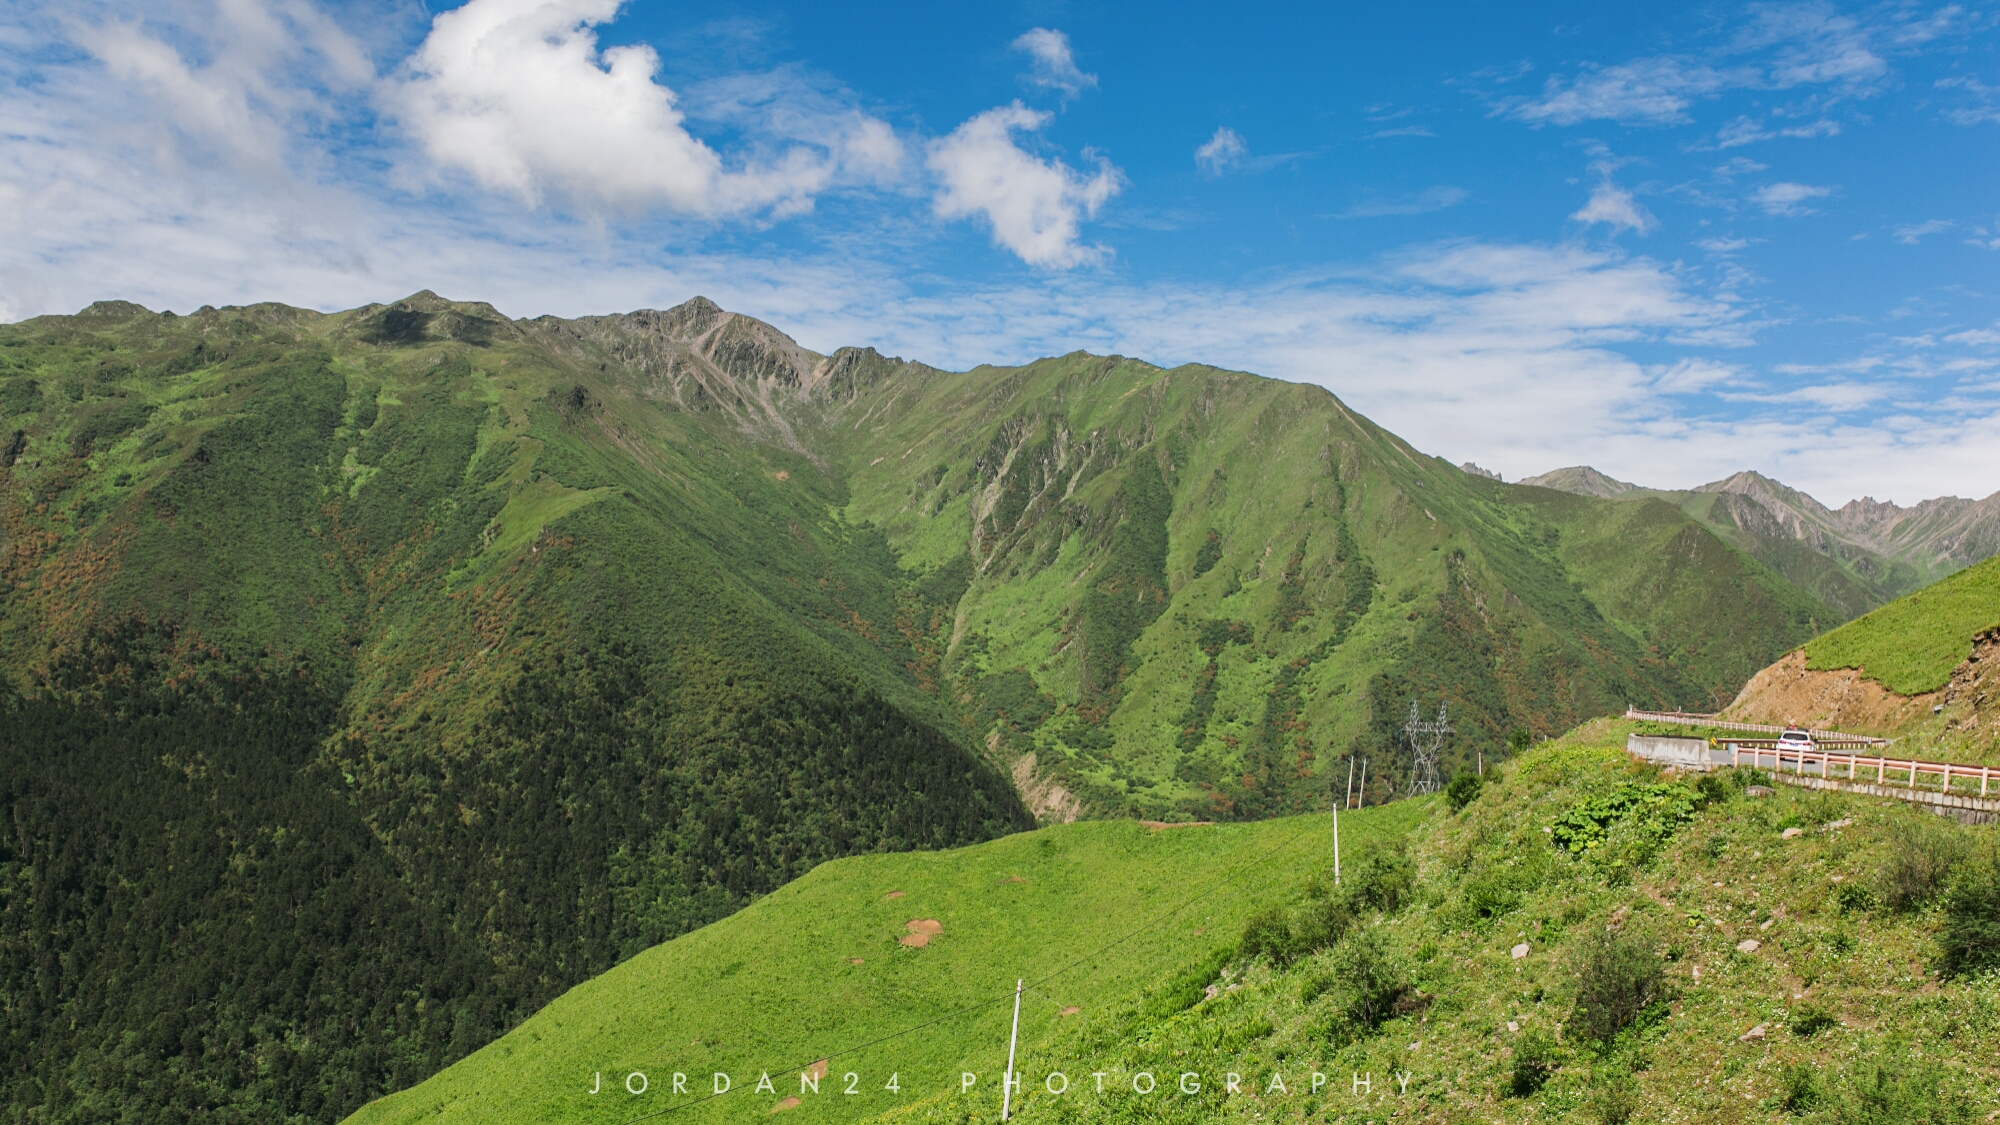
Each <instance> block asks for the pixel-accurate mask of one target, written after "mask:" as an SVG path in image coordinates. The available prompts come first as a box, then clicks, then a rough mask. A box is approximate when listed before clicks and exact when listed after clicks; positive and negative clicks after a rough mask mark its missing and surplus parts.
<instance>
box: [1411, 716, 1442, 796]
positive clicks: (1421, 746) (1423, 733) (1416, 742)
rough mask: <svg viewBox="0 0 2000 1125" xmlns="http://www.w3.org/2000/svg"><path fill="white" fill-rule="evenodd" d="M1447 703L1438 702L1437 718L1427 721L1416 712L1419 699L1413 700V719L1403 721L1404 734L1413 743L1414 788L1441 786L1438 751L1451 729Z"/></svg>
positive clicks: (1432, 790) (1424, 789) (1430, 790)
mask: <svg viewBox="0 0 2000 1125" xmlns="http://www.w3.org/2000/svg"><path fill="white" fill-rule="evenodd" d="M1447 706H1449V704H1445V703H1440V704H1438V717H1437V719H1436V721H1434V722H1428V723H1427V722H1425V721H1424V720H1423V719H1422V717H1420V716H1419V715H1418V713H1417V701H1416V700H1414V699H1412V700H1410V721H1409V722H1407V723H1405V724H1403V737H1404V738H1405V739H1406V740H1408V741H1409V744H1410V788H1411V790H1413V791H1414V792H1417V793H1435V792H1437V790H1438V751H1439V750H1440V749H1442V748H1443V746H1444V736H1445V735H1448V734H1450V733H1451V723H1450V722H1449V721H1448V719H1447V717H1446V715H1445V708H1446V707H1447Z"/></svg>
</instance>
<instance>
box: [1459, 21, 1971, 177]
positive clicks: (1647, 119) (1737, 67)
mask: <svg viewBox="0 0 2000 1125" xmlns="http://www.w3.org/2000/svg"><path fill="white" fill-rule="evenodd" d="M1969 23H1970V20H1969V19H1968V18H1967V14H1966V13H1965V12H1964V11H1963V9H1961V8H1958V7H1956V6H1951V7H1946V8H1941V9H1939V10H1938V11H1936V12H1934V13H1931V14H1929V15H1920V14H1916V13H1913V12H1911V11H1909V10H1908V9H1890V10H1888V11H1886V12H1877V13H1871V14H1870V15H1869V16H1868V17H1866V18H1863V17H1857V16H1852V15H1848V14H1845V13H1842V12H1839V11H1837V10H1836V9H1834V8H1833V7H1832V5H1830V4H1825V3H1792V4H1763V5H1758V6H1755V7H1753V8H1752V9H1751V10H1750V14H1749V19H1748V21H1747V22H1746V23H1745V24H1743V25H1742V26H1741V27H1739V28H1738V29H1737V30H1736V31H1735V33H1734V34H1733V35H1731V36H1730V37H1729V38H1728V39H1727V41H1725V42H1722V43H1719V44H1717V45H1716V47H1715V48H1714V49H1712V50H1710V51H1708V52H1706V53H1683V54H1673V55H1650V56H1645V57H1641V58H1636V59H1632V60H1630V61H1628V62H1623V63H1616V64H1610V65H1605V64H1600V63H1586V64H1583V65H1582V66H1580V67H1578V68H1577V70H1576V71H1575V72H1574V73H1573V74H1570V75H1561V74H1556V75H1550V76H1549V77H1548V78H1547V79H1546V80H1545V81H1544V82H1543V85H1542V90H1541V92H1540V93H1539V94H1535V95H1528V96H1514V97H1506V98H1500V99H1498V100H1497V101H1495V102H1494V103H1493V105H1494V109H1493V112H1495V113H1496V114H1501V115H1505V116H1508V117H1513V118H1515V119H1516V120H1520V121H1524V122H1527V123H1529V124H1531V125H1575V124H1579V123H1581V122H1584V121H1592V120H1602V121H1615V122H1619V123H1620V124H1626V125H1683V124H1687V123H1689V122H1691V121H1692V120H1693V118H1692V116H1691V115H1690V113H1689V111H1690V110H1691V109H1692V108H1693V107H1694V106H1695V105H1696V104H1697V103H1699V102H1703V101H1706V100H1708V99H1711V98H1714V97H1716V96H1718V95H1720V94H1721V93H1723V92H1724V91H1727V90H1736V89H1757V90H1788V89H1794V88H1798V87H1804V86H1817V87H1827V88H1830V89H1831V90H1832V91H1834V92H1835V93H1837V94H1839V95H1840V96H1844V97H1865V96H1871V95H1873V94H1875V93H1877V92H1879V91H1880V90H1881V89H1882V88H1883V87H1884V85H1885V83H1886V82H1887V81H1888V77H1889V73H1890V67H1889V63H1888V60H1887V58H1886V56H1889V55H1893V54H1895V53H1898V52H1905V51H1909V50H1912V49H1915V48H1918V47H1920V46H1922V45H1923V44H1926V43H1929V42H1930V41H1932V40H1934V39H1937V38H1939V37H1941V36H1945V35H1949V34H1953V33H1955V32H1958V31H1959V30H1961V29H1962V28H1964V27H1966V26H1968V24H1969ZM1829 128H1831V129H1836V130H1837V129H1838V125H1837V123H1833V122H1825V123H1819V124H1813V125H1804V126H1796V127H1793V128H1792V129H1790V130H1778V131H1775V132H1771V133H1768V134H1766V133H1763V132H1762V130H1761V129H1759V128H1758V127H1757V126H1756V125H1755V124H1754V123H1751V125H1750V126H1749V127H1748V128H1747V129H1745V128H1744V127H1743V126H1742V124H1741V123H1739V125H1738V126H1737V132H1735V133H1732V134H1730V136H1731V137H1732V138H1734V143H1737V144H1747V143H1750V140H1753V139H1755V140H1761V139H1765V138H1766V137H1767V136H1820V135H1827V134H1826V133H1825V132H1824V130H1826V129H1829Z"/></svg>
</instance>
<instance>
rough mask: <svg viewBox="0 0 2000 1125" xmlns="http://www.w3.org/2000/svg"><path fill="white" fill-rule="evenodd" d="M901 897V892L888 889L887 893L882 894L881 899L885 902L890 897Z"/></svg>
mask: <svg viewBox="0 0 2000 1125" xmlns="http://www.w3.org/2000/svg"><path fill="white" fill-rule="evenodd" d="M902 897H903V892H901V891H890V892H889V893H888V894H886V895H883V896H882V901H884V902H887V901H889V900H890V899H892V898H902Z"/></svg>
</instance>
